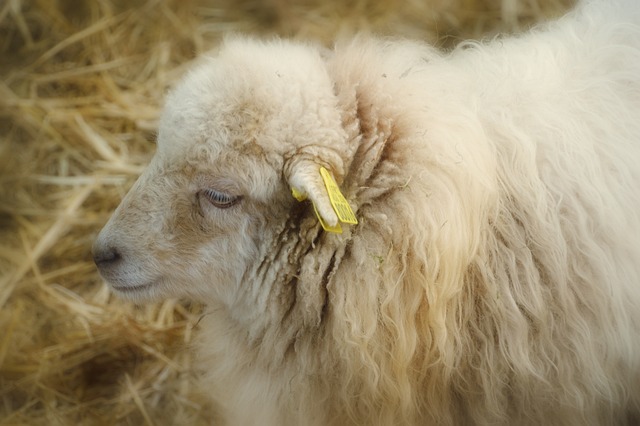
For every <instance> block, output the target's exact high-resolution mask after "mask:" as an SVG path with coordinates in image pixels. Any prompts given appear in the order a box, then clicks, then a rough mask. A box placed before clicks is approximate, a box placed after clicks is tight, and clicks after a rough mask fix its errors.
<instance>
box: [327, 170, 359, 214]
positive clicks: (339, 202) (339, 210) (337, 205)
mask: <svg viewBox="0 0 640 426" xmlns="http://www.w3.org/2000/svg"><path fill="white" fill-rule="evenodd" d="M320 175H321V176H322V180H323V181H324V186H325V187H326V188H327V193H328V194H329V200H330V201H331V206H332V207H333V210H334V211H335V212H336V215H337V216H338V219H339V220H340V222H342V223H350V224H352V225H357V224H358V219H356V215H355V214H354V213H353V210H351V206H350V205H349V202H348V201H347V200H346V198H344V195H342V192H340V188H339V187H338V185H337V184H336V181H335V180H333V177H331V174H330V173H329V171H328V170H327V169H325V168H324V167H320Z"/></svg>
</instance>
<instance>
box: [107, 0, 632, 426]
mask: <svg viewBox="0 0 640 426" xmlns="http://www.w3.org/2000/svg"><path fill="white" fill-rule="evenodd" d="M158 145H159V146H158V154H157V155H156V158H154V163H153V164H152V166H151V167H150V169H149V171H148V172H145V175H143V177H142V178H141V180H140V181H139V183H138V184H137V185H136V187H134V189H133V190H132V192H131V193H130V194H129V195H128V196H127V198H126V199H125V200H124V201H123V205H122V206H121V207H120V208H119V210H118V211H117V212H116V214H115V215H114V218H113V219H112V220H111V222H110V223H109V224H108V225H107V227H106V228H105V230H104V231H103V233H102V234H101V236H100V238H99V240H98V242H97V243H96V247H97V248H96V250H97V251H98V252H100V251H101V250H104V247H107V246H109V247H121V249H119V250H120V251H121V252H122V253H125V252H126V253H133V254H131V255H130V256H129V257H130V258H132V259H135V262H134V261H133V260H132V261H131V262H130V263H132V264H133V263H135V265H136V266H135V267H133V266H131V267H129V266H126V265H128V263H127V264H126V265H125V266H122V265H120V266H118V269H117V270H115V269H113V268H112V267H109V270H107V267H102V268H101V269H102V270H103V271H102V272H103V275H104V276H105V278H107V279H108V280H110V281H112V282H116V283H117V284H118V286H117V288H120V289H122V284H125V285H131V286H132V288H134V287H133V283H138V282H144V281H145V280H147V281H149V278H148V277H150V276H152V275H153V274H156V275H160V276H161V278H162V279H161V280H159V282H160V283H161V284H158V285H157V286H156V287H154V289H153V292H154V295H155V296H168V295H177V296H182V295H187V296H189V297H193V298H198V299H199V300H206V301H207V302H208V304H209V307H210V310H209V313H208V315H207V316H205V318H204V319H203V321H202V322H201V325H200V328H201V330H200V333H201V334H200V343H199V344H198V348H197V350H198V352H199V355H200V362H201V366H202V373H203V388H204V390H205V392H207V393H209V394H210V395H211V396H212V398H214V399H215V400H216V401H217V402H218V403H219V405H220V408H221V410H222V413H223V415H224V416H225V417H226V418H227V422H228V424H230V425H253V424H264V425H340V426H346V425H364V424H366V425H399V424H402V425H410V424H416V425H417V424H421V425H424V424H438V425H458V424H465V425H467V424H469V425H472V424H478V425H482V424H505V425H506V424H518V425H527V424H530V425H538V424H554V425H587V424H589V425H590V424H593V425H609V424H634V422H637V421H640V357H639V356H638V354H639V353H640V244H638V237H639V236H640V191H639V190H638V185H639V184H640V167H638V165H637V162H638V161H639V160H640V8H638V7H637V5H636V4H635V3H634V1H631V0H619V1H612V2H609V3H607V2H604V1H603V2H593V3H588V4H583V5H581V7H579V8H578V9H577V10H576V11H574V12H573V13H572V14H570V15H569V16H567V17H565V18H563V19H560V20H559V21H557V22H553V23H550V24H547V25H546V26H544V27H540V28H537V29H534V30H533V31H531V32H530V33H529V34H526V35H523V36H521V37H514V38H505V39H498V40H494V41H492V42H490V43H465V44H463V45H461V46H460V47H459V48H457V49H456V50H455V51H453V52H451V53H449V54H443V53H441V52H438V51H437V50H435V49H433V48H431V47H428V46H425V45H422V44H419V43H412V42H406V41H393V40H377V39H370V38H366V37H361V38H357V39H356V40H353V41H350V42H348V43H344V44H339V45H338V46H336V48H335V49H334V50H333V51H332V52H325V51H321V50H320V49H319V48H316V47H314V46H310V45H305V44H299V43H292V42H286V41H280V40H274V41H270V42H258V41H254V40H246V39H241V38H240V39H238V38H236V39H230V40H227V42H226V43H225V45H224V46H223V47H222V48H221V49H220V51H219V52H217V54H216V57H215V58H209V59H206V60H204V61H203V63H202V64H201V65H200V66H198V67H197V68H196V69H195V70H194V71H192V72H191V73H190V74H189V75H188V76H187V77H186V79H185V80H184V81H183V82H182V83H181V84H180V85H179V86H178V87H177V88H176V90H175V91H174V92H173V93H172V95H171V96H170V97H169V99H168V101H167V109H166V111H165V115H164V116H163V120H162V126H161V131H160V135H159V141H158ZM319 166H324V167H327V168H328V169H329V170H331V171H332V173H333V174H334V176H335V177H336V180H337V181H338V182H339V183H340V185H341V188H342V191H343V193H344V194H345V196H346V197H347V199H348V200H349V202H350V204H351V205H352V207H353V209H354V211H356V214H357V216H358V219H359V221H360V223H359V224H358V225H356V226H351V227H345V230H344V233H343V234H331V233H327V232H324V231H323V230H322V228H321V227H320V226H319V225H318V221H317V218H316V216H315V214H314V208H313V207H312V206H311V203H309V202H303V203H298V202H297V201H296V200H294V199H293V197H291V195H290V187H291V186H298V185H299V186H300V187H301V188H302V189H303V190H304V191H306V195H308V196H309V198H310V200H312V201H313V202H314V203H316V205H317V206H320V208H319V211H320V214H322V215H325V214H326V215H327V218H328V219H331V217H330V215H331V211H329V212H328V213H325V210H322V206H323V204H322V203H323V202H324V201H323V200H325V199H324V197H325V194H323V193H322V192H323V190H322V187H321V185H319V184H318V183H317V181H315V180H314V179H317V178H316V177H314V176H315V173H316V171H317V169H318V167H319ZM158 176H161V179H158ZM211 176H223V177H224V178H219V179H218V178H215V179H214V178H212V177H211ZM220 182H222V183H220ZM294 184H295V185H294ZM211 185H214V186H216V187H218V188H219V187H221V186H222V187H223V188H228V189H227V190H228V191H232V192H233V191H236V192H237V193H239V194H241V195H242V202H241V203H239V204H238V206H234V207H233V209H235V210H232V209H228V210H224V211H218V210H216V209H211V207H210V206H208V205H206V203H205V205H203V204H197V203H198V202H194V201H193V197H192V196H188V195H185V194H191V193H193V191H197V190H198V188H200V187H202V186H205V187H207V186H211ZM150 188H151V189H150ZM149 191H151V194H152V196H149ZM141 194H144V196H143V195H141ZM189 197H192V198H189ZM156 199H157V200H156ZM141 200H144V201H141ZM196 204H197V206H199V207H193V205H196ZM167 205H169V206H170V207H169V208H167V207H166V206H167ZM189 209H197V210H198V213H197V214H196V213H193V212H192V211H191V210H189ZM143 211H144V212H145V214H146V216H145V217H146V219H145V220H140V216H141V215H142V214H141V212H143ZM149 211H151V212H153V214H150V213H147V212H149ZM142 216H144V215H142ZM156 216H157V217H156ZM190 221H193V223H191V222H190ZM153 224H156V226H154V225H153ZM187 224H189V225H187ZM125 248H126V250H125ZM134 248H135V249H134ZM138 253H144V254H143V255H141V254H138ZM159 253H160V254H159ZM124 257H125V256H123V258H124ZM127 262H129V261H127ZM187 265H188V266H187ZM151 270H153V271H154V272H153V274H152V273H151V272H148V271H151ZM132 271H133V272H132ZM134 272H135V273H134ZM132 276H135V278H131V277H132ZM153 276H155V275H153ZM123 293H124V292H123ZM127 294H128V295H129V296H130V297H132V296H131V292H129V293H127ZM147 296H149V295H144V296H143V295H141V294H138V293H136V294H134V296H133V297H140V298H145V297H147Z"/></svg>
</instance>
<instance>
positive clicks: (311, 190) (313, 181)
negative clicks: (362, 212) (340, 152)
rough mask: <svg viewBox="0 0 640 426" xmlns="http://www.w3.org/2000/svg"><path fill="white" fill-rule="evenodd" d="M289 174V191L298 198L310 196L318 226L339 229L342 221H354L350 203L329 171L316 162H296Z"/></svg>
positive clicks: (355, 222)
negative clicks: (294, 167)
mask: <svg viewBox="0 0 640 426" xmlns="http://www.w3.org/2000/svg"><path fill="white" fill-rule="evenodd" d="M298 166H299V167H297V168H296V170H295V171H294V173H292V174H291V176H290V177H289V184H290V185H291V193H292V194H293V196H294V197H295V198H296V199H297V200H298V201H304V200H305V199H307V198H308V199H310V200H311V201H312V202H313V207H314V209H315V212H316V215H317V216H318V220H319V221H320V224H321V225H322V227H323V228H324V229H325V230H326V231H329V232H337V233H341V232H342V227H341V226H340V222H342V223H350V224H357V223H358V221H357V219H356V217H355V215H354V214H353V211H352V210H351V206H350V205H349V203H348V202H347V200H346V199H345V198H344V196H343V195H342V193H341V192H340V189H339V188H338V185H337V184H336V183H335V181H334V180H333V177H332V176H331V173H330V172H329V171H328V170H327V169H325V168H324V167H320V166H318V165H317V164H309V163H305V164H304V165H298Z"/></svg>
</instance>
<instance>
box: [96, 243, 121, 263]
mask: <svg viewBox="0 0 640 426" xmlns="http://www.w3.org/2000/svg"><path fill="white" fill-rule="evenodd" d="M120 259H122V256H121V255H120V252H119V251H118V249H116V248H115V247H105V248H101V249H98V250H95V251H94V253H93V261H94V262H95V263H96V265H97V266H98V268H104V267H108V266H111V265H114V264H115V263H116V262H117V261H119V260H120Z"/></svg>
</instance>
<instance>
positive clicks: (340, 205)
mask: <svg viewBox="0 0 640 426" xmlns="http://www.w3.org/2000/svg"><path fill="white" fill-rule="evenodd" d="M320 176H322V180H323V181H324V186H325V187H326V188H327V194H328V195H329V201H330V202H331V207H333V211H335V212H336V216H338V220H339V222H338V223H337V224H336V226H330V225H329V224H328V223H326V222H325V221H324V219H323V218H322V216H321V215H320V213H318V209H317V208H316V205H315V203H313V211H314V212H315V213H316V216H317V217H318V221H319V222H320V225H322V229H324V230H325V231H327V232H334V233H336V234H342V226H340V222H342V223H350V224H352V225H357V224H358V219H356V215H355V214H354V213H353V210H352V209H351V206H350V205H349V202H348V201H347V200H346V199H345V198H344V195H342V192H340V188H339V187H338V185H337V184H336V181H335V180H333V177H331V174H330V173H329V171H328V170H327V169H325V168H324V167H320ZM291 195H293V198H295V199H296V200H298V201H304V200H306V199H307V196H306V195H304V194H302V193H301V192H300V191H299V190H298V189H296V188H294V187H291Z"/></svg>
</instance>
